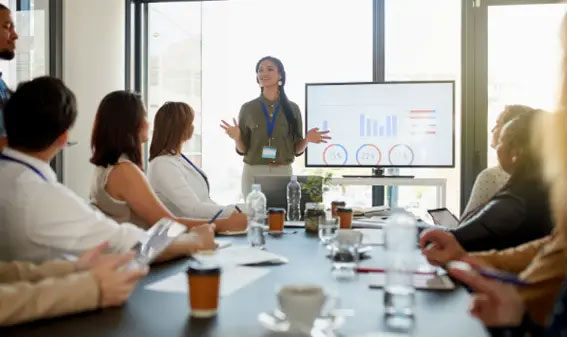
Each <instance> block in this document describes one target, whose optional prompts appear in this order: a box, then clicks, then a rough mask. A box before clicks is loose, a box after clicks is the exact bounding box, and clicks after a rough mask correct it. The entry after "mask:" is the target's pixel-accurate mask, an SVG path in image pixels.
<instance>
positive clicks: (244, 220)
mask: <svg viewBox="0 0 567 337" xmlns="http://www.w3.org/2000/svg"><path fill="white" fill-rule="evenodd" d="M216 223H217V232H226V231H233V232H239V231H243V230H245V229H246V226H247V225H248V217H247V216H246V214H244V213H240V212H233V213H232V214H231V215H230V216H229V217H228V218H226V219H217V221H216Z"/></svg>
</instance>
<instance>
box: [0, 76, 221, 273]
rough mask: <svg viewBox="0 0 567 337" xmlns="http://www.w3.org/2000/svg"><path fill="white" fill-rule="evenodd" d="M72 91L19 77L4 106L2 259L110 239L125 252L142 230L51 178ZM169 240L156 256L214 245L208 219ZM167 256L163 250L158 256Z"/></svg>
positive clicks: (70, 115) (44, 255)
mask: <svg viewBox="0 0 567 337" xmlns="http://www.w3.org/2000/svg"><path fill="white" fill-rule="evenodd" d="M76 116H77V108H76V101H75V96H74V94H73V93H72V92H71V91H70V90H69V89H68V88H67V87H65V85H64V84H63V82H61V81H60V80H58V79H55V78H49V77H40V78H36V79H34V80H33V81H30V82H26V83H23V84H21V85H20V86H19V87H18V89H17V90H16V92H15V93H14V94H13V95H12V97H11V98H10V100H9V101H8V103H7V104H6V107H5V109H4V120H5V126H6V131H7V133H8V147H7V148H5V149H4V150H3V152H2V154H1V155H0V191H6V192H7V193H1V194H0V259H2V260H8V261H10V260H24V261H35V262H39V261H45V260H50V259H54V258H59V257H61V256H62V255H63V254H68V253H71V254H78V253H81V252H83V251H85V250H87V249H90V248H93V247H95V246H96V245H98V244H100V243H101V242H104V241H108V243H109V249H110V250H112V251H117V252H121V251H122V252H123V251H127V250H129V249H130V248H132V247H133V246H134V245H135V244H136V243H137V242H138V241H139V240H140V239H142V238H143V237H144V236H145V232H144V230H142V229H140V228H138V227H136V226H134V225H132V224H129V223H124V224H121V225H119V224H117V223H116V222H115V221H113V220H112V219H109V218H107V217H106V216H104V215H103V214H102V213H100V212H98V211H94V210H92V209H91V208H90V207H89V206H88V204H86V203H85V202H84V201H83V200H82V199H80V198H79V197H78V196H76V195H75V194H74V193H73V192H72V191H71V190H69V189H68V188H66V187H65V186H63V185H62V184H60V183H58V182H57V179H56V176H55V172H53V170H52V169H51V167H50V166H49V162H50V160H51V159H52V158H53V157H54V156H55V154H57V152H59V151H60V150H61V148H62V147H63V146H64V145H65V144H66V143H67V138H68V132H69V129H70V128H71V127H72V125H73V123H74V122H75V118H76ZM191 232H192V233H191V234H187V235H185V236H183V237H181V238H180V239H178V240H177V241H175V242H174V243H173V244H172V245H171V246H170V247H168V249H167V250H166V251H165V252H164V255H163V256H162V259H165V258H174V257H178V256H183V255H187V254H188V253H191V252H193V251H195V250H198V249H211V248H214V225H208V224H207V225H202V226H199V227H196V228H195V229H193V230H191ZM164 257H165V258H164Z"/></svg>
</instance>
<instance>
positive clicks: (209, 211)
mask: <svg viewBox="0 0 567 337" xmlns="http://www.w3.org/2000/svg"><path fill="white" fill-rule="evenodd" d="M152 165H153V166H152V168H151V178H150V181H151V184H152V186H153V187H154V189H155V190H156V191H158V192H159V193H160V194H161V195H163V196H164V197H165V199H166V200H168V201H169V202H171V203H173V204H174V205H175V206H176V207H177V208H178V209H179V211H180V212H182V213H181V214H180V215H182V216H185V217H195V218H202V219H207V218H208V219H210V218H211V217H212V216H213V215H215V214H216V213H217V212H218V211H220V210H221V209H222V208H223V207H222V206H220V205H217V204H214V203H211V202H203V201H201V200H200V199H199V197H198V196H197V194H196V193H195V191H194V188H196V187H194V186H191V185H190V184H189V182H187V181H185V180H184V179H183V172H181V168H180V167H178V166H176V165H175V164H174V163H172V162H170V161H166V160H162V161H160V162H156V163H152ZM233 211H234V208H233V207H226V208H225V209H224V210H223V212H222V213H221V216H220V217H219V219H222V218H226V217H228V216H230V214H232V212H233Z"/></svg>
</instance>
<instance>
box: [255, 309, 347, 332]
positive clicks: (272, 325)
mask: <svg viewBox="0 0 567 337" xmlns="http://www.w3.org/2000/svg"><path fill="white" fill-rule="evenodd" d="M333 312H341V310H340V309H336V310H333ZM258 322H260V324H261V325H262V326H263V327H264V328H265V329H267V330H269V331H272V332H289V331H290V323H289V321H287V319H286V317H285V314H284V313H283V312H281V311H280V310H279V309H275V310H274V311H272V312H261V313H260V314H258ZM345 322H346V319H345V317H344V316H339V315H331V316H327V317H319V318H317V319H315V322H314V323H313V329H312V331H311V334H312V335H315V334H314V333H315V332H316V333H317V335H321V334H322V333H323V334H324V333H325V331H333V330H337V329H339V328H340V327H342V326H343V325H344V324H345Z"/></svg>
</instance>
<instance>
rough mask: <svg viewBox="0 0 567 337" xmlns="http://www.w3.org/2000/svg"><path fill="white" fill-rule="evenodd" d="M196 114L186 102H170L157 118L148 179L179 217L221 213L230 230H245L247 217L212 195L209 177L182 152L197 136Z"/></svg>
mask: <svg viewBox="0 0 567 337" xmlns="http://www.w3.org/2000/svg"><path fill="white" fill-rule="evenodd" d="M194 119H195V112H194V111H193V109H192V108H191V107H190V106H189V105H188V104H186V103H182V102H167V103H165V104H164V105H163V106H162V107H161V108H159V110H158V112H157V114H156V116H155V118H154V133H153V137H152V144H151V146H150V165H149V168H148V179H149V181H150V185H151V186H152V188H153V189H154V191H155V192H156V195H157V196H158V198H159V199H160V200H161V201H162V202H163V203H164V205H165V206H166V207H167V208H168V209H169V210H171V212H172V213H173V214H174V215H176V216H183V217H192V218H211V217H213V216H214V215H215V214H217V213H218V212H221V213H220V219H223V218H227V219H228V221H229V223H230V228H224V230H243V229H245V228H246V224H247V218H246V215H245V214H244V213H241V212H240V209H239V208H238V207H237V206H234V205H229V206H221V205H218V204H217V203H216V202H214V201H213V200H212V199H211V198H210V196H209V192H210V191H209V180H208V178H207V175H206V174H205V173H204V172H203V171H202V170H201V169H200V168H198V167H197V165H195V164H194V163H193V162H192V161H191V160H190V159H189V158H188V157H186V156H185V155H184V154H183V153H181V149H182V147H183V144H184V143H185V142H187V141H189V140H190V139H191V137H192V136H193V131H194V125H193V121H194Z"/></svg>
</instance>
